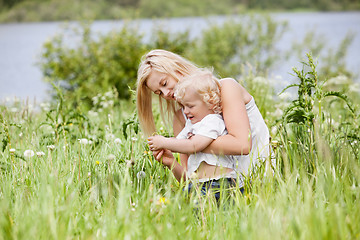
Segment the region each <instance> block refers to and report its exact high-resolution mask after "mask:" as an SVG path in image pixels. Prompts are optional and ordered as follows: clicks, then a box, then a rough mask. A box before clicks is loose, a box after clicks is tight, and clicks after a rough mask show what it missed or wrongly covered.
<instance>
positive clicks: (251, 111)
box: [176, 97, 270, 187]
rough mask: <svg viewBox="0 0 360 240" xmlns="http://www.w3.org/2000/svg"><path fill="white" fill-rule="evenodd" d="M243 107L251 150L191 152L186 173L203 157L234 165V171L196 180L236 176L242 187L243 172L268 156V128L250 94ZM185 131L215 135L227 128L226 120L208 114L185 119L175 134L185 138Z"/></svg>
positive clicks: (214, 137)
mask: <svg viewBox="0 0 360 240" xmlns="http://www.w3.org/2000/svg"><path fill="white" fill-rule="evenodd" d="M245 107H246V112H247V115H248V118H249V122H250V129H251V139H252V148H251V151H250V153H249V154H248V155H225V156H219V155H214V154H209V153H202V152H199V153H196V154H190V156H189V158H188V169H187V174H189V175H188V176H191V174H192V173H193V172H194V171H196V169H197V168H198V167H199V165H200V163H201V162H203V161H205V162H206V163H208V164H210V165H214V166H222V167H226V168H231V169H234V171H233V172H230V173H227V174H225V175H222V176H218V177H216V178H211V179H199V182H204V181H208V180H212V179H220V178H224V177H234V178H237V179H239V186H240V187H241V186H242V180H243V179H244V176H247V175H248V174H249V172H250V171H251V170H252V169H253V168H254V167H255V166H256V165H257V164H258V163H259V162H263V161H264V160H265V159H266V158H267V157H268V156H269V153H270V147H269V137H270V135H269V129H268V127H267V126H266V124H265V121H264V119H263V117H262V115H261V113H260V111H259V109H258V107H257V106H256V104H255V100H254V98H253V97H252V98H251V100H250V101H249V102H248V103H247V104H246V105H245ZM185 119H186V118H185ZM188 133H193V134H195V135H196V134H199V135H202V136H205V137H209V138H212V139H216V138H217V137H219V136H222V135H225V134H227V131H226V129H225V123H224V120H223V118H222V116H221V115H219V114H209V115H207V116H206V117H204V118H203V119H202V120H201V121H200V122H198V123H195V124H192V123H191V122H190V120H188V119H186V125H185V127H184V129H183V130H182V131H181V132H180V133H179V134H178V136H177V137H176V138H182V139H183V138H187V136H188Z"/></svg>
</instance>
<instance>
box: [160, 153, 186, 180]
mask: <svg viewBox="0 0 360 240" xmlns="http://www.w3.org/2000/svg"><path fill="white" fill-rule="evenodd" d="M153 155H154V157H155V159H156V160H157V161H158V162H160V163H161V164H163V165H165V166H166V167H168V168H169V169H170V170H171V171H172V173H173V174H174V177H175V178H176V180H178V181H179V182H181V181H186V168H184V167H183V166H181V165H180V164H179V163H178V162H177V161H176V159H175V158H174V156H173V155H172V153H171V151H169V150H167V149H161V150H158V151H153Z"/></svg>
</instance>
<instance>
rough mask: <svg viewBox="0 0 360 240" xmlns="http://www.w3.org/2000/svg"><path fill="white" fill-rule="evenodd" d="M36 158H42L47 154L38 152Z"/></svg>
mask: <svg viewBox="0 0 360 240" xmlns="http://www.w3.org/2000/svg"><path fill="white" fill-rule="evenodd" d="M36 156H38V157H42V156H45V153H44V152H36Z"/></svg>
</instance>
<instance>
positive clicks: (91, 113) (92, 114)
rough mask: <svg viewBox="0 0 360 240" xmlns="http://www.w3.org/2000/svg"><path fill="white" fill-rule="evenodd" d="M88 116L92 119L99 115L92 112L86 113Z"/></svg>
mask: <svg viewBox="0 0 360 240" xmlns="http://www.w3.org/2000/svg"><path fill="white" fill-rule="evenodd" d="M88 114H89V116H90V117H93V118H94V117H98V116H99V114H98V113H97V112H95V111H92V110H90V111H88Z"/></svg>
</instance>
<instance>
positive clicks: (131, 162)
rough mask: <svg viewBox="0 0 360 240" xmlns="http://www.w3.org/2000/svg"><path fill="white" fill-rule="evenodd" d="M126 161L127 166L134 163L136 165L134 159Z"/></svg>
mask: <svg viewBox="0 0 360 240" xmlns="http://www.w3.org/2000/svg"><path fill="white" fill-rule="evenodd" d="M125 162H126V166H127V167H131V166H132V165H134V161H131V160H126V161H125Z"/></svg>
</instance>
